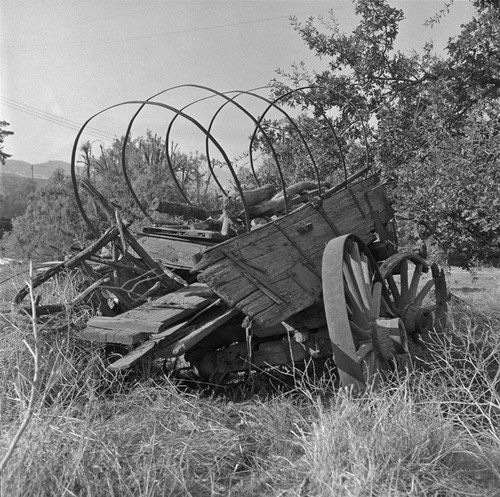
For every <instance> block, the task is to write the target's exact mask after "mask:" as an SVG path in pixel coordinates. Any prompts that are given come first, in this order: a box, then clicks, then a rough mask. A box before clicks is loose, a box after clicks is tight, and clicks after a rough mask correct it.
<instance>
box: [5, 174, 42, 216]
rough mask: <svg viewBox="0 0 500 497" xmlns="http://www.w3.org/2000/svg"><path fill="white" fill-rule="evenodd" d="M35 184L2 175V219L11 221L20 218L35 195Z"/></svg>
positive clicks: (14, 176)
mask: <svg viewBox="0 0 500 497" xmlns="http://www.w3.org/2000/svg"><path fill="white" fill-rule="evenodd" d="M35 190H36V182H35V181H33V180H31V179H29V178H23V177H20V176H16V175H14V174H3V175H2V179H1V184H0V212H1V213H2V217H3V218H8V219H12V218H14V217H17V216H21V215H22V214H23V213H24V212H25V210H26V207H27V205H28V202H29V199H30V198H31V197H32V195H33V194H34V193H35Z"/></svg>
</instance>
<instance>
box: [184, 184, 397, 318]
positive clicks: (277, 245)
mask: <svg viewBox="0 0 500 497" xmlns="http://www.w3.org/2000/svg"><path fill="white" fill-rule="evenodd" d="M377 183H378V179H377V178H376V177H374V176H372V177H370V178H368V179H366V180H364V181H361V182H359V183H357V184H355V185H353V186H351V187H350V188H348V189H345V190H342V191H340V192H337V193H335V194H334V195H331V196H326V197H325V198H323V200H322V202H321V203H318V204H313V203H309V204H306V205H305V206H303V207H300V208H298V209H297V210H295V211H293V212H292V213H290V214H289V215H288V216H285V217H283V218H280V219H278V220H276V221H273V222H270V223H268V224H266V225H264V226H262V227H260V228H258V229H256V230H255V231H251V232H249V233H245V234H243V235H240V236H238V237H236V238H234V239H231V240H228V241H226V242H224V243H221V244H219V245H217V246H215V247H212V248H209V249H208V250H206V251H205V252H204V253H203V254H202V255H200V260H199V262H198V263H197V265H196V266H195V267H194V271H200V273H199V275H198V280H199V281H201V282H204V283H206V284H207V285H208V286H210V287H211V288H212V289H213V291H214V292H215V293H216V294H217V295H219V296H220V297H221V298H222V299H223V300H224V301H225V302H226V303H227V304H228V305H230V306H234V307H236V308H237V309H239V310H241V311H242V312H243V313H244V314H246V315H247V316H250V317H251V318H253V319H254V320H255V321H256V322H257V323H259V324H261V325H263V326H270V325H273V324H276V323H279V322H281V321H284V320H285V319H287V318H288V317H290V316H292V315H293V314H296V313H297V312H299V311H301V310H303V309H306V308H307V307H310V306H311V305H313V304H314V303H315V302H317V301H318V300H319V298H320V295H321V260H322V255H323V251H324V248H325V245H326V243H327V242H328V241H329V240H330V239H332V238H335V237H337V236H340V235H343V234H348V233H352V234H355V235H357V236H358V237H359V238H361V239H362V240H363V241H364V242H365V243H367V244H368V243H370V242H371V241H373V240H374V239H375V237H376V235H375V232H377V231H381V226H383V225H385V224H386V223H387V222H388V221H390V220H391V219H392V217H393V212H392V209H391V207H390V204H389V202H388V199H387V196H386V194H385V191H384V188H383V186H382V185H380V184H377ZM377 228H378V230H377ZM380 235H382V237H383V234H380Z"/></svg>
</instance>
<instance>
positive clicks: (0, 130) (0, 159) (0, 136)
mask: <svg viewBox="0 0 500 497" xmlns="http://www.w3.org/2000/svg"><path fill="white" fill-rule="evenodd" d="M7 126H9V123H8V122H7V121H0V164H5V159H8V158H9V157H11V156H10V155H9V154H7V153H5V152H4V151H3V142H4V140H5V137H7V136H9V135H13V134H14V132H13V131H10V130H7V129H4V128H6V127H7Z"/></svg>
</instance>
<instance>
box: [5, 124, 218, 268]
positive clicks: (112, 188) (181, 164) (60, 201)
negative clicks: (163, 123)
mask: <svg viewBox="0 0 500 497" xmlns="http://www.w3.org/2000/svg"><path fill="white" fill-rule="evenodd" d="M122 147H123V140H115V142H114V143H113V144H112V145H111V146H109V147H107V148H106V147H103V146H100V147H99V153H98V154H96V155H94V152H93V150H92V145H91V144H90V143H89V142H87V143H84V144H83V145H82V147H81V161H80V162H81V163H83V166H84V172H83V176H84V177H85V178H87V179H90V180H91V181H92V182H93V183H94V184H95V186H96V188H97V189H98V190H99V191H100V192H101V193H102V194H103V196H104V197H105V199H106V200H107V201H108V202H109V203H110V205H111V206H112V207H113V208H114V209H116V210H117V211H118V212H119V214H120V216H121V218H122V219H128V220H130V221H132V222H133V223H134V225H133V228H140V227H141V225H142V224H144V223H148V224H150V223H151V220H147V219H145V218H146V214H145V213H144V212H142V211H141V209H140V208H139V207H138V205H137V202H136V201H135V200H134V198H133V196H132V195H131V193H130V190H129V188H128V186H127V184H126V181H125V179H124V175H123V170H122V166H121V159H122ZM126 152H127V173H128V179H129V181H130V184H131V185H132V187H133V189H134V191H135V193H136V195H137V198H138V200H139V202H140V203H141V205H142V206H143V208H144V210H145V211H146V209H147V207H148V205H149V204H150V202H151V201H152V200H153V198H155V197H159V198H161V199H165V198H167V199H168V200H170V201H177V202H185V200H184V199H183V197H182V196H181V194H180V192H179V189H178V188H177V186H176V184H175V181H174V178H173V176H172V174H171V172H170V170H169V168H168V166H167V156H166V153H167V152H166V150H165V143H164V142H163V141H162V140H161V139H160V138H159V137H157V136H153V135H152V134H151V133H150V132H148V133H147V135H146V136H145V137H142V138H138V139H135V140H133V141H131V142H130V143H128V144H127V147H126ZM170 160H171V162H172V169H173V170H174V172H175V175H176V178H177V181H178V182H179V184H180V186H181V187H182V189H183V191H184V192H185V195H186V196H187V197H188V198H189V200H190V201H191V202H192V203H194V204H202V205H203V206H204V207H205V208H206V209H208V210H210V209H214V208H216V206H217V202H218V199H217V197H216V195H215V191H214V190H213V189H212V188H211V180H210V177H209V175H208V174H207V172H206V170H205V169H204V168H205V161H206V160H205V158H204V157H203V156H202V155H200V154H198V153H195V154H193V153H191V154H186V153H183V152H181V151H179V150H178V149H177V148H176V147H171V150H170ZM18 193H19V192H18ZM25 193H26V192H25ZM25 193H23V194H22V195H21V194H20V195H19V197H20V198H21V199H23V201H24V202H28V207H27V209H26V212H25V213H24V214H23V215H22V216H20V217H18V218H17V219H15V221H14V223H13V229H12V232H11V233H10V235H9V236H7V237H4V239H3V240H2V244H1V248H2V249H3V250H4V251H5V252H6V255H8V256H11V257H16V258H21V259H27V258H30V259H33V260H43V259H53V258H56V259H61V258H64V256H66V255H67V254H68V250H69V248H70V247H71V246H72V245H78V246H84V245H86V244H87V243H88V242H87V238H88V235H89V233H88V231H89V229H88V227H87V226H86V224H85V223H84V220H83V217H82V216H81V214H80V211H79V209H78V207H77V203H76V199H75V196H74V191H73V187H72V183H71V181H70V179H69V178H68V177H65V176H64V175H63V173H62V171H59V172H57V173H56V174H54V176H53V177H52V178H51V180H50V182H49V184H48V185H47V186H45V187H44V188H42V189H40V190H39V191H33V192H30V194H29V195H27V194H25ZM79 195H80V197H81V201H82V204H83V207H84V209H85V212H86V215H87V216H88V217H89V219H90V220H91V221H92V223H94V225H95V226H97V228H98V229H100V230H104V229H106V228H108V227H109V220H108V219H107V218H106V216H105V215H104V213H103V212H102V211H101V210H100V208H99V207H98V205H97V204H96V203H95V201H94V200H93V199H91V198H90V197H89V195H88V194H87V193H86V192H85V191H83V189H82V188H81V187H80V188H79ZM9 198H10V197H8V195H6V200H9ZM16 198H17V196H16ZM146 213H147V211H146ZM163 220H164V219H163Z"/></svg>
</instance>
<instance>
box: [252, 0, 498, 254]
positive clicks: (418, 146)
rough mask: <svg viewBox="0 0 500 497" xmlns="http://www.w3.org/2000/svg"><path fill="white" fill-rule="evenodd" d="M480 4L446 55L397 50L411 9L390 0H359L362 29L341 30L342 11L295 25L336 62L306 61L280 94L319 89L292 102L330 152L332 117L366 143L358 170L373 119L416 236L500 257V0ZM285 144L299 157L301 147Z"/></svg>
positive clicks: (427, 49)
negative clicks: (319, 67) (326, 118)
mask: <svg viewBox="0 0 500 497" xmlns="http://www.w3.org/2000/svg"><path fill="white" fill-rule="evenodd" d="M475 5H476V7H477V9H478V10H477V13H476V16H475V17H474V18H473V19H472V20H471V21H470V22H469V23H467V24H465V25H463V26H462V31H461V33H460V34H459V35H458V36H457V37H456V38H454V39H450V40H449V42H448V45H447V48H446V54H445V55H444V56H438V55H436V54H435V53H434V51H433V46H432V45H431V44H427V45H425V46H424V47H423V49H422V52H421V53H416V52H414V53H410V54H405V53H402V52H400V51H398V50H396V49H395V42H396V39H397V35H398V28H399V23H400V22H401V21H402V20H403V12H402V11H401V10H399V9H397V8H394V7H392V6H390V5H389V4H388V2H387V1H386V0H357V1H356V14H357V15H358V16H359V19H360V20H359V24H358V26H357V27H356V28H355V29H354V30H353V31H352V33H351V34H345V33H342V32H341V31H340V29H339V26H338V24H337V22H336V20H335V17H334V15H333V13H331V15H330V17H329V18H328V19H323V18H319V21H317V20H315V19H313V18H310V19H309V20H308V21H306V22H305V23H303V24H301V23H299V22H298V21H297V20H294V21H293V26H294V28H295V29H296V31H297V32H298V33H299V35H300V36H301V37H302V39H303V40H304V42H305V43H306V44H307V45H308V46H309V48H310V49H311V50H312V51H313V52H314V53H315V54H316V55H317V56H318V57H319V58H321V59H323V60H324V61H325V62H326V64H327V69H326V70H324V71H321V72H310V71H308V70H307V69H306V67H305V65H304V64H301V65H296V66H294V68H293V71H291V72H284V71H281V70H280V71H279V74H280V75H281V76H282V79H283V78H284V79H285V80H288V81H289V85H290V86H289V85H287V84H285V83H283V82H281V81H274V88H275V90H274V91H275V94H276V95H277V96H282V95H286V94H287V93H289V92H290V91H291V88H300V87H309V88H308V89H304V90H302V91H296V92H295V93H293V94H291V95H290V96H289V97H288V98H287V100H288V102H289V103H290V104H291V105H293V106H295V107H297V108H300V109H304V110H308V115H309V116H312V118H311V117H310V118H309V119H306V118H304V119H303V120H304V121H305V122H307V123H309V124H312V125H313V127H314V128H315V129H314V131H313V132H311V131H309V132H308V133H309V135H310V136H314V135H315V136H316V140H315V153H316V154H317V156H319V157H323V156H325V157H327V156H330V157H331V149H332V147H333V142H332V139H331V137H330V138H327V136H326V132H325V129H326V128H325V126H324V123H323V120H322V119H321V116H323V115H324V114H325V113H327V114H329V115H330V116H333V117H332V121H333V122H334V124H335V129H337V130H338V135H339V136H341V141H342V144H341V147H342V148H344V150H347V149H348V148H352V147H353V146H354V150H355V153H354V160H352V159H349V160H348V161H347V167H348V172H352V171H353V170H356V169H359V168H361V167H362V165H364V161H362V160H361V158H362V154H361V153H360V152H359V151H357V149H359V147H360V146H361V145H362V144H363V143H362V137H363V130H362V128H361V127H360V125H359V116H360V115H361V116H363V118H364V121H365V123H366V124H367V127H368V130H369V142H370V151H371V157H370V164H371V165H372V168H373V170H374V171H376V172H378V173H379V174H380V175H381V176H382V178H383V179H384V180H385V181H387V182H388V186H389V188H390V190H391V192H390V194H391V196H392V198H393V200H394V202H395V204H396V205H395V208H396V212H402V213H403V216H402V217H403V219H401V225H402V226H403V228H405V230H406V234H407V235H408V234H409V233H414V234H417V233H418V235H417V237H421V238H422V239H423V240H424V241H430V242H431V243H436V242H437V243H439V245H440V247H441V248H442V249H444V250H451V249H456V250H461V251H466V252H467V254H468V260H469V261H472V260H473V259H476V260H479V261H488V260H491V258H492V257H498V256H499V255H500V227H499V224H498V216H497V215H496V214H495V212H497V210H498V188H497V185H498V177H497V172H496V171H497V169H498V167H499V157H500V145H499V140H498V136H499V131H500V129H499V124H498V123H499V121H498V119H499V115H500V102H499V99H498V96H499V90H500V76H499V74H500V43H498V41H499V39H500V10H499V8H498V4H497V2H486V1H485V2H475ZM448 7H449V8H452V7H453V6H452V5H450V6H448ZM443 15H446V14H443ZM431 22H432V21H431ZM434 22H435V21H434ZM311 87H312V88H311ZM312 101H315V104H314V105H312V104H311V102H312ZM315 122H316V123H317V124H316V126H314V123H315ZM285 146H286V148H287V150H289V152H290V154H291V155H292V156H293V155H294V154H296V151H295V149H294V147H293V146H292V145H289V144H285ZM261 148H263V149H264V151H265V152H268V151H266V150H265V147H262V145H261ZM332 159H333V160H328V161H327V162H326V165H325V167H326V168H328V167H330V168H331V171H332V173H334V172H335V171H336V172H337V174H338V172H339V171H341V169H342V164H341V162H340V161H339V157H337V158H336V160H335V158H333V157H332ZM287 165H288V163H287ZM289 167H290V169H291V170H292V171H293V170H296V169H297V167H296V166H294V165H293V164H291V165H289ZM476 180H477V181H476ZM464 182H465V183H464Z"/></svg>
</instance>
